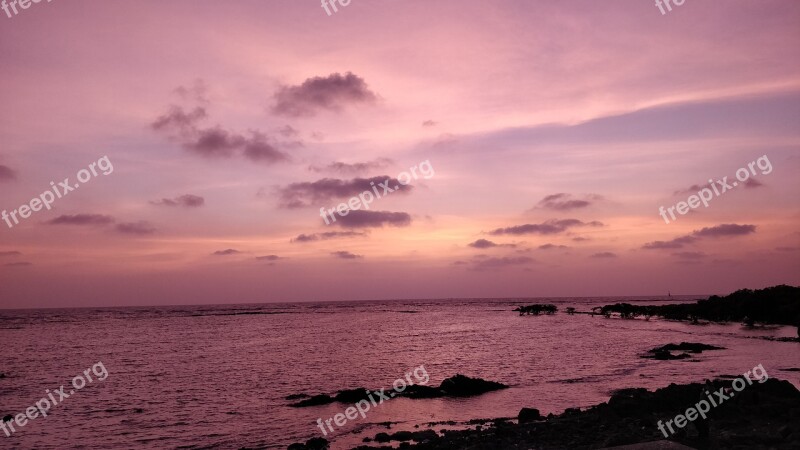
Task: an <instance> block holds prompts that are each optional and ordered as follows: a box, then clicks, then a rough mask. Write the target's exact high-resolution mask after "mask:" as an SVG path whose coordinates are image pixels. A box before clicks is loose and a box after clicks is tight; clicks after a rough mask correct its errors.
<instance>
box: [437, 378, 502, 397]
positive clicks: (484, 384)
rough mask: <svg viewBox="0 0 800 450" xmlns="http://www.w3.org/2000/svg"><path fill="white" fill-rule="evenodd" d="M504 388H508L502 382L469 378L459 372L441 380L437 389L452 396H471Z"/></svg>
mask: <svg viewBox="0 0 800 450" xmlns="http://www.w3.org/2000/svg"><path fill="white" fill-rule="evenodd" d="M506 388H508V386H506V385H505V384H502V383H497V382H495V381H486V380H482V379H480V378H470V377H467V376H464V375H460V374H456V376H454V377H451V378H447V379H445V380H444V381H442V384H441V385H439V389H440V390H441V391H442V392H444V393H445V394H446V395H448V396H453V397H471V396H473V395H480V394H484V393H486V392H490V391H496V390H499V389H506Z"/></svg>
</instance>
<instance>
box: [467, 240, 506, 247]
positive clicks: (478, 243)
mask: <svg viewBox="0 0 800 450" xmlns="http://www.w3.org/2000/svg"><path fill="white" fill-rule="evenodd" d="M468 245H469V246H470V247H472V248H492V247H509V248H516V247H517V245H516V244H495V243H494V242H492V241H489V240H487V239H478V240H477V241H475V242H471V243H470V244H468Z"/></svg>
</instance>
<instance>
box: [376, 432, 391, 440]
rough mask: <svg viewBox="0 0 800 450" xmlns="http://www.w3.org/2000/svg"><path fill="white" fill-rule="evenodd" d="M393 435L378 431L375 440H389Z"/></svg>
mask: <svg viewBox="0 0 800 450" xmlns="http://www.w3.org/2000/svg"><path fill="white" fill-rule="evenodd" d="M391 440H392V437H391V436H389V434H388V433H378V434H376V435H375V442H389V441H391Z"/></svg>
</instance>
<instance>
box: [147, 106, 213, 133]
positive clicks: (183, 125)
mask: <svg viewBox="0 0 800 450" xmlns="http://www.w3.org/2000/svg"><path fill="white" fill-rule="evenodd" d="M206 117H208V113H207V112H206V109H205V108H202V107H197V108H194V109H193V110H192V111H190V112H186V111H184V109H183V108H182V107H180V106H174V105H173V106H170V108H169V111H168V112H167V113H166V114H164V115H162V116H160V117H158V118H157V119H156V120H155V121H154V122H153V123H152V124H150V126H151V127H152V128H153V129H154V130H156V131H168V130H175V131H180V132H184V133H186V132H191V131H192V130H193V129H194V128H195V126H196V125H197V123H198V122H200V121H202V120H203V119H205V118H206Z"/></svg>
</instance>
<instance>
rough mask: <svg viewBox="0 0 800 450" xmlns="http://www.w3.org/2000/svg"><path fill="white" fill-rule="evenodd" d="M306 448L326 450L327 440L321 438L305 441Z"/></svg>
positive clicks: (309, 449)
mask: <svg viewBox="0 0 800 450" xmlns="http://www.w3.org/2000/svg"><path fill="white" fill-rule="evenodd" d="M306 448H307V449H308V450H327V449H328V440H327V439H325V438H321V437H317V438H312V439H309V440H307V441H306Z"/></svg>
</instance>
